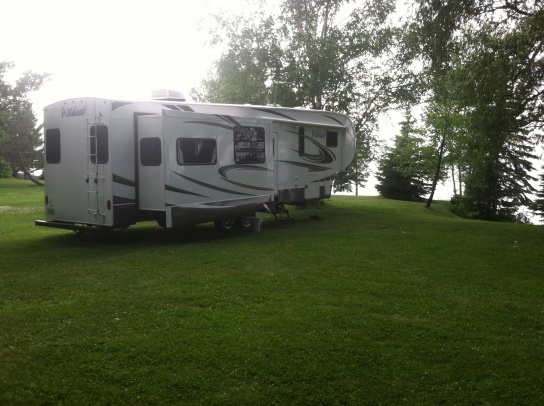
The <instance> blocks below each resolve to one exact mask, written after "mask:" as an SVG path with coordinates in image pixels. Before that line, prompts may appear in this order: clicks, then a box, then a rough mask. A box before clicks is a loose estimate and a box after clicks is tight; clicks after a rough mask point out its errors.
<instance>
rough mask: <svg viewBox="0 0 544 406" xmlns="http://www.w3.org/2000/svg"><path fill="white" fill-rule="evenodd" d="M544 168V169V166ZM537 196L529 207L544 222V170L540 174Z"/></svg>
mask: <svg viewBox="0 0 544 406" xmlns="http://www.w3.org/2000/svg"><path fill="white" fill-rule="evenodd" d="M542 169H543V170H544V166H543V167H542ZM536 197H537V198H536V199H535V201H534V202H533V203H532V204H531V205H530V206H529V207H530V209H531V211H532V212H533V213H534V214H536V215H537V216H540V217H541V219H540V221H541V222H544V172H542V174H541V175H540V185H539V190H538V191H537V192H536Z"/></svg>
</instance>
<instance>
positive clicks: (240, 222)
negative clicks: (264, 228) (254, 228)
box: [235, 217, 251, 230]
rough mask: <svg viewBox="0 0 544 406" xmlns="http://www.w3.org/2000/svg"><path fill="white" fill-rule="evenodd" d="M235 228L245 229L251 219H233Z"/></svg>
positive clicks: (249, 225) (249, 224) (247, 227)
mask: <svg viewBox="0 0 544 406" xmlns="http://www.w3.org/2000/svg"><path fill="white" fill-rule="evenodd" d="M235 224H236V228H241V229H243V230H247V229H249V228H250V227H251V220H250V219H249V217H238V218H237V219H236V221H235Z"/></svg>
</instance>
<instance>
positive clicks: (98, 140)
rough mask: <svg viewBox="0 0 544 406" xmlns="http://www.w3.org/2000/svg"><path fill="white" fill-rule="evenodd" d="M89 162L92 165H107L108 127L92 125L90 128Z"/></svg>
mask: <svg viewBox="0 0 544 406" xmlns="http://www.w3.org/2000/svg"><path fill="white" fill-rule="evenodd" d="M90 142H91V151H90V152H91V162H92V163H93V164H95V163H97V161H98V163H99V164H107V163H108V159H109V153H108V127H107V126H105V125H97V126H95V125H93V126H92V127H91V140H90Z"/></svg>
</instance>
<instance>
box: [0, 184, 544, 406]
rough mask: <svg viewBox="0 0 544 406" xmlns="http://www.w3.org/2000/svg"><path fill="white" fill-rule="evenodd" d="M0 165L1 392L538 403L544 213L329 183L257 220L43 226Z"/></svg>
mask: <svg viewBox="0 0 544 406" xmlns="http://www.w3.org/2000/svg"><path fill="white" fill-rule="evenodd" d="M42 203H43V189H42V188H40V187H37V186H34V185H33V184H32V183H30V182H28V181H21V180H0V404H2V405H42V404H43V405H57V404H64V405H101V404H103V405H123V404H126V405H173V404H182V405H191V404H195V405H201V404H205V405H272V404H276V405H297V404H298V405H378V404H383V405H396V404H409V405H416V404H417V405H422V404H427V405H437V404H445V405H473V404H482V405H541V404H544V227H542V226H534V225H522V224H499V223H490V222H480V221H468V220H462V219H459V218H456V217H454V216H452V215H451V214H449V212H448V210H447V203H436V204H434V207H433V209H431V210H426V209H425V208H424V206H423V205H422V204H418V203H407V202H398V201H391V200H385V199H382V198H378V197H348V196H333V198H332V199H330V200H328V201H325V202H323V205H322V209H321V210H320V215H321V217H322V218H321V219H320V220H314V219H312V218H311V216H314V215H315V214H316V210H315V208H310V209H306V210H302V209H294V208H293V209H292V210H291V215H292V217H293V218H294V220H293V221H290V222H281V223H280V222H277V223H276V222H274V219H273V217H266V218H265V221H264V223H263V225H262V228H261V232H259V233H255V232H248V231H232V232H226V233H225V232H223V233H222V232H217V231H215V230H214V229H213V226H212V225H209V224H207V225H200V226H196V227H192V228H186V229H179V230H165V229H161V228H160V227H158V226H157V225H156V224H154V223H142V224H140V225H137V226H134V227H131V228H129V229H127V230H125V231H122V232H120V233H112V234H84V235H77V234H75V233H73V232H71V231H63V230H54V229H47V228H42V227H36V226H35V225H34V220H35V219H44V215H43V207H42Z"/></svg>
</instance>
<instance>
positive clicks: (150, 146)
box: [140, 137, 162, 166]
mask: <svg viewBox="0 0 544 406" xmlns="http://www.w3.org/2000/svg"><path fill="white" fill-rule="evenodd" d="M140 163H141V164H142V166H159V165H160V164H161V163H162V148H161V140H160V138H158V137H151V138H142V139H141V140H140Z"/></svg>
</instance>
